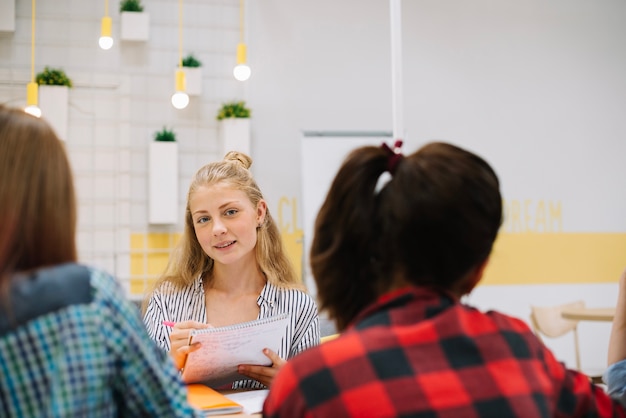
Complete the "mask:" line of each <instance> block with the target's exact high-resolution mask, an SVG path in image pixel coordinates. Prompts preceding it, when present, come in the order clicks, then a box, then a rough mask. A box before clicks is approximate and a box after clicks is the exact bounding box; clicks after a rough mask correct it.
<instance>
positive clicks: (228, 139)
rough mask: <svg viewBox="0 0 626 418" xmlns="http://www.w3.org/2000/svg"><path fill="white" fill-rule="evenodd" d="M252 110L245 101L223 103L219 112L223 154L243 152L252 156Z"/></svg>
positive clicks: (218, 118)
mask: <svg viewBox="0 0 626 418" xmlns="http://www.w3.org/2000/svg"><path fill="white" fill-rule="evenodd" d="M251 113H252V112H251V111H250V109H249V108H248V107H247V106H246V102H244V101H232V102H227V103H223V104H222V107H221V108H220V109H219V110H218V112H217V120H218V121H219V125H220V126H219V128H220V129H219V130H220V142H221V144H222V151H223V154H226V152H228V151H241V152H244V153H246V154H248V155H250V115H251Z"/></svg>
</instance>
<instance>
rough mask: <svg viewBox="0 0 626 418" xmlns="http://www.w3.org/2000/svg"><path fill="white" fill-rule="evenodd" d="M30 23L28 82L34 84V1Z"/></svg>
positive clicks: (33, 0) (33, 1)
mask: <svg viewBox="0 0 626 418" xmlns="http://www.w3.org/2000/svg"><path fill="white" fill-rule="evenodd" d="M31 4H32V12H31V21H30V81H31V82H35V0H32V2H31Z"/></svg>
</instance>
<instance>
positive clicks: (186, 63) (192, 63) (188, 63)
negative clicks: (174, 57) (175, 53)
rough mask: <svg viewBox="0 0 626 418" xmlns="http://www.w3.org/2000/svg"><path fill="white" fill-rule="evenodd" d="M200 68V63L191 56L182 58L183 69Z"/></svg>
mask: <svg viewBox="0 0 626 418" xmlns="http://www.w3.org/2000/svg"><path fill="white" fill-rule="evenodd" d="M200 66H202V63H201V62H200V61H199V60H198V59H197V58H196V57H195V56H194V55H193V54H189V55H187V56H186V57H185V58H183V67H190V68H196V67H200Z"/></svg>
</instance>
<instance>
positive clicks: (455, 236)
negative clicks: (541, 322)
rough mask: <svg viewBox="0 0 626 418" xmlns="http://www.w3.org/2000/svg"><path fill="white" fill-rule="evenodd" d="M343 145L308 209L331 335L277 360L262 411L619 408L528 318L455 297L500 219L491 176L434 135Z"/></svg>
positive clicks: (351, 413)
mask: <svg viewBox="0 0 626 418" xmlns="http://www.w3.org/2000/svg"><path fill="white" fill-rule="evenodd" d="M401 145H402V143H401V142H396V143H395V144H394V146H393V147H390V146H388V145H386V144H383V146H381V147H373V146H367V147H361V148H357V149H355V150H353V151H352V152H351V153H350V154H349V155H348V156H347V158H346V159H345V160H344V162H343V164H342V166H341V167H340V169H339V171H338V173H337V174H336V176H335V178H334V180H333V182H332V184H331V186H330V190H329V191H328V194H327V196H326V199H325V201H324V203H323V204H322V206H321V209H320V211H319V213H318V215H317V218H316V222H315V226H314V237H313V241H312V245H311V250H310V251H311V253H310V264H311V270H312V273H313V276H314V279H315V282H316V284H317V291H318V301H319V304H320V309H321V310H326V311H327V312H328V314H329V317H330V318H331V319H333V320H334V322H335V324H336V326H337V329H338V330H339V331H340V335H339V337H338V338H335V339H333V340H331V341H328V342H325V343H323V344H321V345H320V346H318V347H314V348H311V349H309V350H307V351H306V352H304V353H302V354H301V355H299V356H298V357H296V358H294V359H292V360H290V361H288V362H287V364H286V365H285V366H284V367H283V368H282V369H281V371H280V372H279V373H278V375H277V376H276V378H275V379H274V382H273V384H272V386H271V388H270V392H269V396H268V397H267V399H266V401H265V404H264V409H263V415H264V416H265V417H270V418H278V417H285V418H297V417H320V418H321V417H359V418H367V417H498V418H507V417H525V418H528V417H583V416H584V417H589V416H594V417H623V416H625V414H624V411H623V409H622V408H621V406H620V405H619V404H617V403H616V402H615V401H614V400H612V399H611V398H610V397H609V396H608V395H607V394H606V393H605V392H604V391H603V389H602V388H601V387H599V386H595V385H593V384H592V383H591V382H590V380H589V378H588V377H587V376H585V375H584V374H581V373H579V372H576V371H573V370H568V369H566V368H565V366H564V365H563V364H562V363H561V362H559V361H558V360H557V359H556V358H555V357H554V355H553V354H552V353H551V352H550V350H549V349H548V348H546V346H544V345H543V344H542V342H541V341H540V340H539V339H538V338H537V337H536V336H535V335H534V334H533V332H532V331H531V329H530V328H529V327H528V325H527V324H526V323H525V322H524V321H522V320H520V319H516V318H512V317H510V316H507V315H505V314H502V313H498V312H495V311H489V312H482V311H480V310H478V309H476V308H474V307H471V306H468V305H466V304H464V303H462V302H461V298H462V296H463V295H466V294H468V293H470V292H471V291H472V289H473V288H474V287H475V286H476V285H477V284H478V283H479V282H480V280H481V278H482V276H483V272H484V271H485V267H486V265H487V263H488V261H489V255H490V253H491V250H492V247H493V243H494V240H495V238H496V235H497V233H498V230H499V228H500V225H501V222H502V196H501V195H500V185H499V181H498V177H497V175H496V173H495V172H494V170H493V169H492V167H491V166H490V165H489V164H488V163H487V162H486V161H485V160H484V159H483V158H481V157H480V156H478V155H476V154H474V153H472V152H470V151H468V150H465V149H462V148H460V147H457V146H455V145H452V144H448V143H443V142H433V143H429V144H426V145H424V146H422V147H421V148H420V149H418V150H417V151H416V152H413V153H411V154H409V155H406V156H405V155H403V154H402V152H401Z"/></svg>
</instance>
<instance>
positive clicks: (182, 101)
mask: <svg viewBox="0 0 626 418" xmlns="http://www.w3.org/2000/svg"><path fill="white" fill-rule="evenodd" d="M188 104H189V96H188V95H187V93H185V92H184V91H177V92H176V93H174V94H172V106H174V107H175V108H176V109H184V108H186V107H187V105H188Z"/></svg>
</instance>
